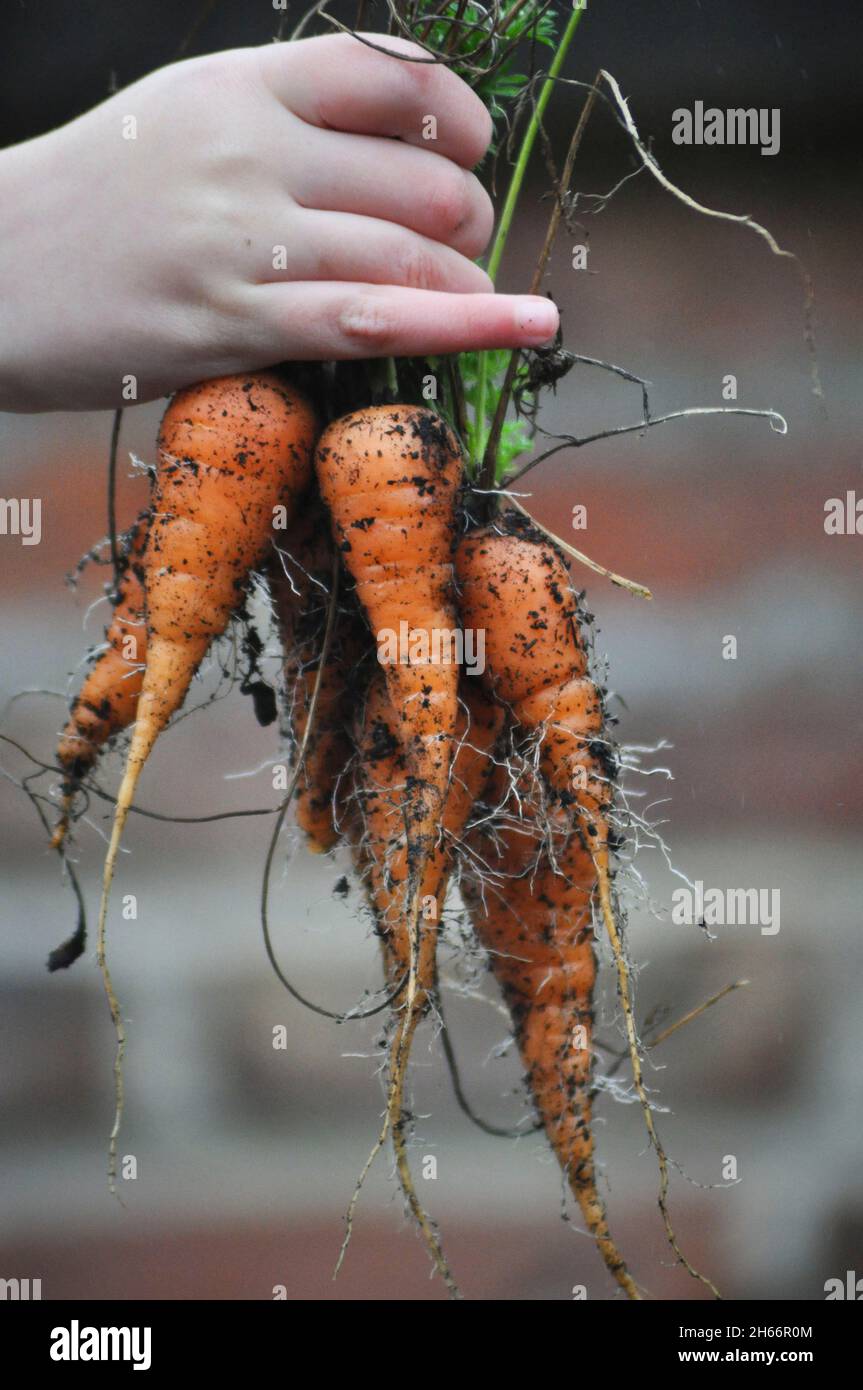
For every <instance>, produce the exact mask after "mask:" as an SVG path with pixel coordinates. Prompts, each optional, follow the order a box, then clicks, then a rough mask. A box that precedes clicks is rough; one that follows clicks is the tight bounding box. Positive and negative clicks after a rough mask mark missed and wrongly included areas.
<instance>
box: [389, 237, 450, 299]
mask: <svg viewBox="0 0 863 1390" xmlns="http://www.w3.org/2000/svg"><path fill="white" fill-rule="evenodd" d="M394 261H395V275H396V279H395V283H396V284H399V285H406V286H408V287H409V288H410V289H415V290H431V289H434V288H435V287H436V286H437V285H439V284H440V279H441V275H440V267H439V265H438V261H437V258H436V256H435V255H434V253H433V252H432V251H430V250H429V249H428V247H426V246H422V245H418V246H417V245H413V244H408V245H407V246H406V247H403V248H402V249H401V251H400V252H398V253H397V255H396V256H395V258H394Z"/></svg>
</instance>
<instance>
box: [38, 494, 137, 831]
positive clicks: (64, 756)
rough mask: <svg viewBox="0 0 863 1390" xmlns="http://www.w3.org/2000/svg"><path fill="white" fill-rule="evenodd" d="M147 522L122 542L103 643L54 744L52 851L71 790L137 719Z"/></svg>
mask: <svg viewBox="0 0 863 1390" xmlns="http://www.w3.org/2000/svg"><path fill="white" fill-rule="evenodd" d="M149 522H150V514H149V512H146V513H145V514H144V515H143V516H141V517H139V518H138V520H137V521H136V523H135V525H134V526H133V527H132V529H131V531H129V532H128V534H127V536H126V537H125V539H124V543H123V544H122V546H121V549H120V574H119V580H118V583H117V602H116V605H115V607H114V612H113V616H112V618H111V624H110V626H109V627H108V628H107V629H106V632H105V641H106V646H105V648H104V650H103V651H102V652H100V653H99V655H98V656H97V657H96V660H95V662H94V664H93V666H92V667H91V669H90V671H89V672H88V674H87V678H86V680H85V681H84V684H83V685H82V687H81V689H80V691H79V692H78V694H77V696H76V697H75V700H74V703H73V705H72V708H71V711H70V713H69V719H68V721H67V723H66V727H65V728H64V730H63V733H62V735H61V736H60V741H59V743H58V745H57V761H58V763H59V764H60V766H61V767H62V768H63V771H64V773H65V776H64V779H63V787H62V797H63V799H62V803H61V810H60V819H59V821H58V822H57V825H56V827H55V829H54V834H53V836H52V839H51V845H52V848H54V849H59V848H60V847H61V846H62V844H63V841H64V839H65V838H66V833H67V831H68V828H69V817H70V814H71V810H72V803H73V801H74V798H75V793H76V792H77V790H78V788H79V787H80V785H81V783H82V781H83V779H84V778H85V777H86V776H87V773H88V772H90V770H91V769H92V767H93V765H94V763H95V762H96V759H97V758H98V756H99V752H100V750H101V749H102V748H104V747H105V745H106V744H107V743H109V742H110V740H111V739H112V738H113V737H114V736H115V735H116V734H118V733H121V732H122V730H123V729H128V727H129V725H130V724H131V723H132V722H133V721H134V719H135V712H136V710H137V706H138V696H139V695H140V693H141V686H142V683H143V679H144V663H145V661H146V659H147V633H146V627H145V623H144V585H143V572H142V568H141V556H142V554H143V551H144V547H145V545H146V542H147V530H148V527H149Z"/></svg>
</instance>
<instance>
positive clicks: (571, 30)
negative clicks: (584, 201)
mask: <svg viewBox="0 0 863 1390" xmlns="http://www.w3.org/2000/svg"><path fill="white" fill-rule="evenodd" d="M583 13H584V10H583V9H576V10H573V12H572V14H571V15H570V17H569V21H568V23H567V26H566V29H565V30H564V32H563V37H562V38H561V40H560V43H559V44H558V47H557V52H556V53H555V55H554V58H553V59H552V62H551V66H550V68H549V70H548V74H547V76H546V78H545V81H544V82H543V84H542V86H541V88H540V92H539V97H538V99H537V101H536V104H535V106H534V108H533V111H532V113H531V117H530V120H529V122H528V125H527V130H526V131H525V133H524V138H523V140H522V142H521V149H520V150H519V152H518V158H517V159H516V162H515V168H514V169H513V171H512V178H511V179H510V183H509V188H508V189H507V194H506V199H505V201H504V205H503V210H502V212H501V215H500V223H499V225H498V229H497V232H496V233H495V238H494V241H493V243H492V248H491V252H490V254H489V258H488V266H487V270H488V274H489V276H490V277H491V280H492V282H494V280H495V278H496V276H497V272H498V270H499V269H500V263H501V260H502V258H503V253H504V248H505V246H506V242H507V237H508V236H509V232H510V228H511V226H512V220H513V217H514V215H515V209H516V205H517V203H518V199H519V194H520V193H521V186H522V184H523V183H524V176H525V174H526V172H527V166H528V163H529V161H530V156H531V154H532V152H533V147H534V144H535V143H536V137H537V135H538V134H539V127H540V123H541V121H542V118H543V115H544V114H545V109H546V107H547V106H548V103H549V101H550V100H551V94H552V91H553V90H554V84H555V81H556V79H557V77H558V75H559V73H560V70H561V68H562V67H563V63H564V59H565V58H566V55H567V52H568V50H569V46H570V44H571V43H572V40H573V38H574V37H575V31H576V29H577V28H578V26H579V23H580V22H581V16H582V15H583ZM477 387H478V389H477V405H476V417H475V419H474V422H473V437H472V439H471V460H472V463H473V466H474V469H476V468H478V467H479V466H480V464H481V461H482V458H483V455H484V454H485V446H486V439H487V428H486V397H487V394H488V355H487V354H486V353H484V352H481V353H480V354H479V362H478V370H477Z"/></svg>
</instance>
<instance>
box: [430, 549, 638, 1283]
mask: <svg viewBox="0 0 863 1390" xmlns="http://www.w3.org/2000/svg"><path fill="white" fill-rule="evenodd" d="M502 530H503V528H501V529H498V528H497V527H493V526H492V527H488V528H485V529H484V530H482V531H479V532H475V533H473V534H471V535H469V536H467V537H466V538H465V539H464V540H463V541H462V542H461V544H460V546H459V549H458V552H457V556H456V569H457V574H458V579H459V585H460V588H461V609H462V617H463V621H464V623H465V625H466V626H470V627H473V628H475V629H477V630H484V632H485V656H486V663H487V665H486V672H485V677H484V679H485V681H486V683H487V685H488V686H489V688H490V689H491V690H492V691H493V692H494V693H495V695H496V696H497V698H498V699H500V700H502V701H504V702H505V703H506V704H507V705H508V706H509V708H510V710H511V714H512V718H513V722H514V724H515V725H516V727H517V729H519V730H520V731H521V732H522V735H523V736H524V735H527V736H533V737H534V739H536V738H539V740H540V768H541V771H542V774H543V782H544V790H542V789H541V788H533V787H532V786H531V784H530V780H531V779H530V774H529V773H528V772H527V771H526V770H525V771H523V772H522V773H521V774H520V776H519V777H518V779H517V788H516V790H515V791H514V792H512V793H511V794H510V795H509V796H504V798H503V806H502V809H501V813H500V816H499V818H498V819H499V824H497V825H496V826H495V836H494V838H489V837H488V836H486V837H485V842H484V844H483V845H482V847H481V848H480V851H479V857H480V862H482V863H484V864H485V865H486V866H487V867H488V868H489V869H490V870H491V872H492V875H495V874H496V875H497V877H498V882H497V884H496V885H495V883H494V879H492V884H491V885H490V886H489V887H488V888H487V889H486V891H485V892H484V893H483V894H482V895H480V894H479V892H478V886H477V879H476V876H473V887H472V888H471V887H468V889H467V891H468V894H469V896H471V897H472V899H473V905H474V912H473V917H474V922H475V924H476V928H477V932H478V934H479V935H480V938H481V939H482V940H483V941H484V943H485V944H486V945H487V946H488V948H489V950H490V951H491V952H492V957H491V961H492V966H493V969H494V971H495V973H496V975H497V976H498V979H499V980H500V981H501V983H502V986H503V989H504V993H505V995H506V998H507V1001H508V1003H509V1005H510V1009H511V1011H512V1014H513V1020H514V1024H515V1029H516V1037H517V1041H518V1045H519V1048H520V1051H521V1055H522V1059H523V1061H524V1064H525V1067H526V1069H527V1073H528V1080H529V1083H530V1087H531V1093H532V1095H533V1097H534V1101H535V1103H536V1106H537V1109H538V1111H539V1113H540V1116H541V1118H542V1120H543V1122H544V1125H545V1129H546V1133H547V1134H548V1137H549V1140H550V1142H551V1144H552V1146H553V1148H554V1150H555V1152H556V1154H557V1156H558V1159H559V1161H560V1163H561V1165H562V1167H563V1169H564V1171H565V1172H566V1175H567V1178H568V1181H569V1184H570V1187H571V1189H572V1192H573V1195H574V1197H575V1198H576V1200H577V1201H578V1203H579V1206H580V1208H581V1211H582V1215H583V1217H584V1220H585V1222H586V1223H587V1226H588V1228H589V1230H590V1231H591V1233H592V1235H593V1236H594V1239H595V1240H596V1242H597V1246H598V1248H599V1250H600V1253H601V1254H602V1256H603V1259H604V1260H605V1263H606V1265H607V1267H608V1269H609V1271H610V1272H611V1274H612V1275H613V1276H614V1278H615V1279H616V1280H617V1282H618V1283H619V1284H620V1285H621V1287H622V1288H624V1289H625V1290H626V1293H627V1295H628V1296H629V1297H630V1298H639V1297H640V1295H639V1293H638V1289H637V1287H636V1285H635V1283H634V1281H633V1280H632V1277H631V1276H630V1274H629V1273H628V1271H627V1269H626V1265H625V1263H624V1261H623V1259H622V1257H621V1255H620V1254H619V1252H618V1251H617V1248H616V1246H615V1245H614V1243H613V1241H612V1239H611V1236H610V1234H609V1231H608V1225H607V1221H606V1218H605V1212H604V1209H603V1206H602V1202H601V1199H600V1197H599V1194H598V1192H597V1188H596V1176H595V1171H594V1163H593V1138H592V1133H591V1127H590V1124H591V1112H590V1065H591V1051H590V1038H591V1029H592V1012H591V1007H592V996H593V986H594V979H595V963H594V958H593V945H592V943H593V937H592V929H591V902H592V899H593V896H594V893H595V890H596V889H597V885H598V884H599V883H600V880H601V879H602V877H603V876H606V878H607V875H608V825H607V808H608V805H609V801H610V792H611V787H610V779H609V775H608V773H609V769H608V766H607V758H606V755H605V745H604V743H603V708H602V699H601V695H600V693H599V691H598V689H597V687H596V686H595V685H594V683H593V682H592V680H591V679H590V677H589V676H588V675H587V674H586V672H587V655H586V652H585V649H584V645H583V642H582V640H581V636H580V629H579V620H578V608H577V604H576V603H575V600H574V596H573V594H572V590H571V587H570V582H569V576H568V574H567V571H566V567H565V565H564V564H563V561H562V560H561V559H560V557H559V555H558V554H557V552H556V551H555V550H554V549H553V548H552V547H551V545H549V544H548V542H547V541H545V540H544V539H543V538H542V537H540V536H539V535H538V534H537V533H534V532H532V531H526V530H525V528H524V527H520V528H519V530H520V531H521V533H522V534H520V535H511V534H505V533H502ZM471 877H472V876H471V875H470V874H468V875H467V879H468V883H470V879H471Z"/></svg>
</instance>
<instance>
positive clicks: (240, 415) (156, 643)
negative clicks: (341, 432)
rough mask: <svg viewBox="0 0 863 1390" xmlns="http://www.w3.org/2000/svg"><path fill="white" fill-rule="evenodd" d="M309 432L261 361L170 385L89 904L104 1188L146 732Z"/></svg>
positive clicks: (310, 418) (198, 647)
mask: <svg viewBox="0 0 863 1390" xmlns="http://www.w3.org/2000/svg"><path fill="white" fill-rule="evenodd" d="M315 432H316V425H315V419H314V415H313V412H312V409H311V407H310V406H309V405H308V404H307V402H306V401H305V400H304V398H303V397H302V396H300V395H299V394H298V393H297V392H295V391H294V390H292V389H291V388H290V387H288V386H286V385H285V384H284V383H283V382H282V381H281V379H280V378H279V377H278V376H276V375H275V374H271V373H258V374H255V375H251V376H245V375H244V376H232V377H222V378H217V379H215V380H213V381H208V382H205V383H203V384H202V385H199V386H194V387H190V388H188V389H187V390H184V391H180V392H179V393H178V394H177V395H176V396H175V397H174V398H173V400H172V401H171V403H170V405H169V406H168V409H167V410H166V412H165V415H164V418H163V420H162V425H161V429H160V431H159V441H158V459H157V464H156V470H155V479H154V485H153V495H152V506H151V513H152V519H151V523H150V530H149V533H148V539H147V546H146V549H145V552H144V556H143V561H142V572H143V583H144V592H145V598H146V623H147V667H146V672H145V675H144V680H143V683H142V687H141V693H140V696H139V699H138V708H137V718H136V721H135V727H134V732H133V735H132V742H131V746H130V748H129V753H128V757H127V760H126V770H125V773H124V776H123V781H122V783H121V786H120V791H119V794H118V797H117V807H116V812H115V816H114V824H113V828H112V832H111V840H110V844H109V847H108V853H107V855H106V857H105V868H104V876H103V885H102V901H101V906H100V912H99V945H98V957H99V964H100V968H101V969H102V973H103V979H104V981H105V989H106V993H107V995H108V1002H109V1006H110V1009H111V1016H112V1019H113V1021H114V1027H115V1031H116V1033H117V1056H116V1060H115V1068H114V1076H115V1094H116V1113H115V1118H114V1127H113V1130H112V1133H111V1138H110V1145H109V1179H110V1181H111V1185H112V1188H113V1185H114V1178H115V1168H116V1138H117V1133H118V1130H119V1124H120V1116H121V1113H122V1101H123V1091H122V1057H123V1050H124V1046H125V1032H124V1028H123V1023H122V1019H121V1016H120V1011H119V1005H118V1003H117V1000H116V997H115V995H114V991H113V988H112V986H111V980H110V975H109V973H108V970H107V965H106V962H105V921H106V915H107V907H108V896H109V893H110V888H111V881H112V878H113V873H114V864H115V861H116V857H117V852H118V849H119V845H120V839H121V836H122V833H123V828H124V825H125V823H126V819H127V816H128V812H129V807H130V805H131V803H132V798H133V796H134V793H135V788H136V785H137V782H138V779H139V777H140V775H141V770H142V768H143V767H144V764H145V763H146V761H147V758H148V757H149V755H150V752H151V751H152V748H153V745H154V743H155V742H156V739H157V738H158V736H159V734H160V733H161V732H162V730H163V729H164V728H165V726H166V725H167V723H168V721H169V720H170V718H171V716H172V715H173V714H174V713H175V712H176V711H177V710H178V709H179V708H180V707H181V705H182V703H183V701H184V699H185V697H186V693H187V691H188V689H189V686H190V684H191V682H192V678H193V676H194V674H195V672H196V671H197V669H198V667H199V665H200V663H201V661H202V660H203V658H204V656H205V655H206V653H207V651H208V649H209V647H210V645H211V643H212V642H213V641H214V640H215V639H216V638H217V637H219V636H221V634H222V633H223V632H224V631H225V629H226V627H227V625H228V622H229V620H230V618H231V616H232V614H233V613H234V612H236V611H237V609H238V608H239V607H240V606H241V605H242V602H243V599H244V597H245V593H246V589H247V586H248V581H249V575H250V572H251V570H252V569H253V568H254V567H256V566H259V565H261V564H262V562H263V561H264V559H265V556H266V552H267V548H268V546H269V544H270V542H271V540H272V539H273V536H274V531H273V527H274V524H275V525H279V524H280V523H281V522H282V521H283V520H284V519H285V518H287V517H289V516H290V515H291V514H292V513H293V511H294V509H295V507H296V502H297V499H298V497H299V496H300V494H301V493H302V492H303V491H304V490H305V489H306V487H307V486H308V483H309V478H310V471H311V453H312V449H313V447H314V440H315ZM280 508H283V509H284V513H282V512H281V511H280V510H279V509H280Z"/></svg>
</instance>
